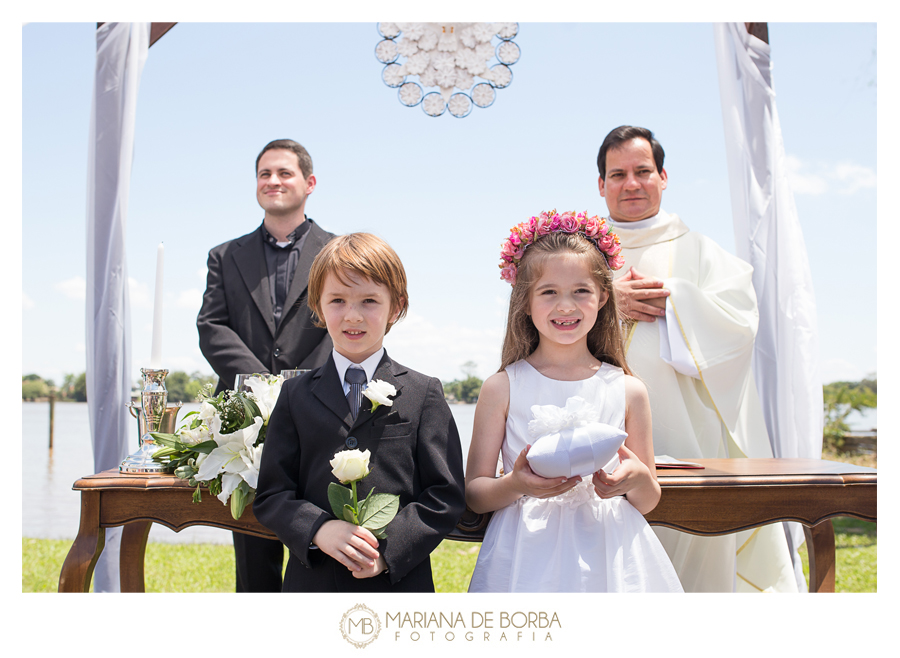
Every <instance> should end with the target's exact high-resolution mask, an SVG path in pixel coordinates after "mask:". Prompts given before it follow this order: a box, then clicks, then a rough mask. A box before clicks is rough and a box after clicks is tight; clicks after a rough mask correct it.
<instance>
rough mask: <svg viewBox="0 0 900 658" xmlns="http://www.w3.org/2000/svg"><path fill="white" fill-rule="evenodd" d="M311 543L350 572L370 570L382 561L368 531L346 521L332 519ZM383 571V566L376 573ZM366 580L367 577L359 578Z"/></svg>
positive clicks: (373, 537)
mask: <svg viewBox="0 0 900 658" xmlns="http://www.w3.org/2000/svg"><path fill="white" fill-rule="evenodd" d="M313 543H314V544H315V545H316V546H318V547H319V548H320V549H321V550H323V551H325V553H326V554H328V555H330V556H331V557H333V558H334V559H335V560H337V561H338V562H340V563H341V564H343V565H344V566H345V567H347V568H348V569H349V570H350V571H352V572H354V573H353V575H354V576H356V575H357V573H361V572H364V571H367V570H372V569H374V568H375V567H376V566H377V562H378V561H379V560H381V564H382V565H384V560H383V559H382V558H381V553H379V552H378V540H377V539H376V538H375V535H373V534H372V533H371V532H370V531H369V530H367V529H366V528H363V527H361V526H358V525H353V524H352V523H347V522H346V521H340V520H338V519H333V520H331V521H326V522H325V523H323V524H322V526H321V527H320V528H319V530H318V531H317V532H316V534H315V536H314V537H313ZM382 571H384V566H382V568H381V569H379V570H378V571H377V572H376V573H373V574H371V575H372V576H374V575H376V574H377V573H381V572H382ZM360 577H363V578H366V577H368V576H360Z"/></svg>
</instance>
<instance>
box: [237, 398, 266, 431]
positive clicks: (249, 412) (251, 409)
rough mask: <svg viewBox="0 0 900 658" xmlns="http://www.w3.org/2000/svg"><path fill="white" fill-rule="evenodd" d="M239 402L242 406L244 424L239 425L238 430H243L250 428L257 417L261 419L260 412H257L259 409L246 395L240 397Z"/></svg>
mask: <svg viewBox="0 0 900 658" xmlns="http://www.w3.org/2000/svg"><path fill="white" fill-rule="evenodd" d="M241 402H242V403H243V404H244V422H243V423H241V426H240V427H239V428H238V429H241V430H242V429H244V428H245V427H250V426H251V425H252V424H253V419H254V418H256V417H257V416H259V417H260V418H262V412H261V411H260V410H259V407H258V406H256V403H255V402H254V401H253V400H252V399H251V398H250V397H249V396H247V395H242V396H241Z"/></svg>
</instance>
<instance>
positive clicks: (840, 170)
mask: <svg viewBox="0 0 900 658" xmlns="http://www.w3.org/2000/svg"><path fill="white" fill-rule="evenodd" d="M834 176H835V178H837V179H838V180H839V181H841V182H842V183H843V184H844V187H843V188H842V189H841V190H840V192H841V194H853V193H854V192H856V191H857V190H861V189H874V188H875V184H876V182H877V179H878V177H877V175H876V173H875V171H874V170H873V169H871V168H869V167H863V166H862V165H858V164H855V163H853V162H841V163H839V164H838V165H837V166H836V167H835V170H834Z"/></svg>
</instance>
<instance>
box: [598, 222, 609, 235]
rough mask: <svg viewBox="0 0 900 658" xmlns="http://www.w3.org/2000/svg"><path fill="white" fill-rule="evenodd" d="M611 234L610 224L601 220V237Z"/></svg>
mask: <svg viewBox="0 0 900 658" xmlns="http://www.w3.org/2000/svg"><path fill="white" fill-rule="evenodd" d="M607 233H609V224H608V223H607V222H605V221H603V220H602V219H601V220H600V235H606V234H607Z"/></svg>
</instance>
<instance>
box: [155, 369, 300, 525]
mask: <svg viewBox="0 0 900 658" xmlns="http://www.w3.org/2000/svg"><path fill="white" fill-rule="evenodd" d="M283 382H284V378H283V377H282V376H281V375H256V376H254V377H251V378H249V379H248V380H247V382H246V383H247V385H248V386H249V387H250V390H251V392H250V393H245V392H243V391H222V392H221V393H219V394H218V395H217V396H215V397H213V396H212V395H211V388H212V387H211V386H207V387H206V388H204V390H203V391H201V393H200V395H199V396H198V400H199V402H200V411H191V412H189V413H188V414H186V415H185V419H184V420H185V424H184V425H183V426H182V428H181V429H180V430H178V432H177V433H175V434H161V433H153V435H152V436H153V439H154V440H155V441H156V442H157V443H159V444H160V445H161V446H162V447H161V448H160V449H159V450H157V451H156V452H155V453H154V455H153V459H154V460H156V461H158V462H162V463H163V464H165V466H166V471H167V472H169V473H174V474H175V476H176V477H178V478H181V479H182V480H188V482H189V484H191V485H192V486H196V487H197V488H196V489H195V490H194V495H193V501H194V502H195V503H199V502H200V487H201V486H202V485H206V486H207V487H208V488H209V492H210V493H211V494H213V495H214V496H216V497H217V498H218V499H219V500H221V501H222V504H223V505H227V504H228V500H229V498H230V499H231V516H233V517H234V518H235V519H239V518H241V515H242V514H243V513H244V509H246V507H247V505H249V504H250V503H252V502H253V499H254V498H255V497H256V485H257V478H258V477H259V464H260V460H261V459H262V453H263V445H264V442H265V439H266V427H267V426H268V424H269V416H270V415H271V413H272V410H273V409H274V408H275V402H276V401H277V400H278V395H279V394H280V393H281V385H282V383H283Z"/></svg>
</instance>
